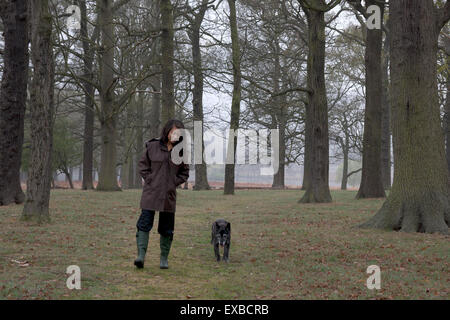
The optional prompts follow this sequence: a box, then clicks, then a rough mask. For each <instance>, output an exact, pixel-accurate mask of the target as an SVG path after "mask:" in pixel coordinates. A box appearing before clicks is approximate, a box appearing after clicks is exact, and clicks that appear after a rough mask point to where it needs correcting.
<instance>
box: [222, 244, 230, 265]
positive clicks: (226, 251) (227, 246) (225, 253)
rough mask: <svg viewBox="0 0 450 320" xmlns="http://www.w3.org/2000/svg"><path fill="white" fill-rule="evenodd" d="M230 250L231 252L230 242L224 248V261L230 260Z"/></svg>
mask: <svg viewBox="0 0 450 320" xmlns="http://www.w3.org/2000/svg"><path fill="white" fill-rule="evenodd" d="M229 252H230V243H226V244H225V248H224V250H223V261H225V262H228V254H229Z"/></svg>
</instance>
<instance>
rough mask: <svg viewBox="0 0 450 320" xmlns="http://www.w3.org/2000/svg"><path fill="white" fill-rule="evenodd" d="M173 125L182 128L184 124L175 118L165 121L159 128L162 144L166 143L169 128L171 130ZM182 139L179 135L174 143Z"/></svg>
mask: <svg viewBox="0 0 450 320" xmlns="http://www.w3.org/2000/svg"><path fill="white" fill-rule="evenodd" d="M173 127H176V128H178V129H184V124H183V122H181V121H180V120H177V119H171V120H169V121H167V122H166V124H165V125H164V127H163V128H162V130H161V136H160V139H161V142H163V143H164V144H167V142H168V141H169V132H170V130H172V128H173ZM182 140H183V137H180V140H178V141H177V142H176V143H175V144H174V145H176V144H177V143H179V142H181V141H182Z"/></svg>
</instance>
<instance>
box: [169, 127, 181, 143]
mask: <svg viewBox="0 0 450 320" xmlns="http://www.w3.org/2000/svg"><path fill="white" fill-rule="evenodd" d="M180 134H181V131H180V129H178V128H177V127H173V128H172V129H171V130H170V131H169V134H168V135H167V137H168V138H169V141H170V142H171V143H175V142H177V141H178V140H179V139H180Z"/></svg>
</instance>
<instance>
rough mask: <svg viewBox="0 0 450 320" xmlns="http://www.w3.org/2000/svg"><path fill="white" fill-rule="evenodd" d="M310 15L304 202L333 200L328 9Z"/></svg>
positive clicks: (310, 12) (307, 10)
mask: <svg viewBox="0 0 450 320" xmlns="http://www.w3.org/2000/svg"><path fill="white" fill-rule="evenodd" d="M305 11H306V12H307V18H308V42H309V43H308V46H309V52H308V66H307V69H308V70H307V72H308V75H307V82H308V89H310V90H311V92H309V93H308V105H307V106H306V119H305V120H306V121H305V132H306V133H305V178H304V182H305V179H306V181H307V183H306V192H305V194H304V195H303V197H302V198H301V199H300V200H299V202H300V203H314V202H331V201H332V199H331V194H330V188H329V185H328V172H329V141H328V106H327V95H326V89H325V17H324V16H325V13H324V12H323V11H317V10H313V9H305Z"/></svg>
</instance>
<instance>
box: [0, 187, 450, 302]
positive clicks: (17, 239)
mask: <svg viewBox="0 0 450 320" xmlns="http://www.w3.org/2000/svg"><path fill="white" fill-rule="evenodd" d="M140 195H141V191H140V190H126V191H123V192H97V191H81V190H55V191H52V195H51V203H50V207H51V208H50V209H51V218H52V223H51V224H49V225H46V226H36V225H32V224H28V223H23V222H21V221H20V220H19V218H20V214H21V212H22V208H23V206H22V205H11V206H7V207H0V298H1V299H11V298H13V299H14V298H15V299H17V298H18V299H36V298H37V299H119V298H120V299H186V298H187V299H372V298H374V299H413V298H420V299H449V298H450V290H449V288H450V275H449V262H450V259H449V254H450V242H449V238H448V237H445V236H441V235H428V234H405V233H398V232H384V231H378V230H361V229H358V228H353V227H354V226H355V225H357V224H359V223H361V222H363V221H365V220H366V219H368V218H369V217H371V216H372V215H373V214H374V213H375V211H376V210H377V209H378V208H379V207H380V206H381V204H382V202H383V201H382V200H354V196H355V192H353V191H347V192H344V191H335V192H333V193H332V195H333V199H334V202H333V203H331V204H321V205H301V204H298V203H297V200H298V199H299V197H300V195H301V193H300V192H299V191H294V190H287V191H273V190H248V191H247V190H239V191H237V193H236V195H234V196H224V195H223V194H222V191H205V192H198V191H195V192H194V191H185V190H180V191H178V204H177V213H176V218H175V236H174V242H173V246H172V251H171V253H170V256H169V265H170V269H168V270H160V269H159V235H158V234H157V231H156V229H157V227H156V226H157V221H158V215H156V216H155V227H154V229H153V230H152V233H151V236H150V245H149V250H148V251H149V252H148V256H147V259H146V267H145V268H144V269H143V270H136V269H135V267H134V266H133V260H134V258H135V254H136V244H135V224H136V221H137V218H138V216H139V213H140V212H139V199H140ZM219 217H221V218H225V219H227V220H229V221H230V222H231V225H232V228H231V229H232V243H231V250H230V263H229V264H225V263H222V262H221V263H217V262H216V261H215V259H214V255H213V249H212V247H211V245H210V243H209V241H210V225H211V223H212V222H213V221H214V220H215V219H217V218H219ZM372 264H375V265H378V266H380V268H381V290H368V289H367V287H366V279H367V277H368V275H367V274H366V269H367V267H368V266H369V265H372ZM69 265H78V266H79V267H80V268H81V281H82V284H81V285H82V289H81V290H68V289H67V287H66V279H67V277H68V275H66V274H65V272H66V268H67V266H69Z"/></svg>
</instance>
